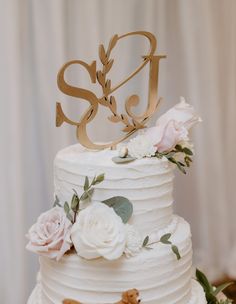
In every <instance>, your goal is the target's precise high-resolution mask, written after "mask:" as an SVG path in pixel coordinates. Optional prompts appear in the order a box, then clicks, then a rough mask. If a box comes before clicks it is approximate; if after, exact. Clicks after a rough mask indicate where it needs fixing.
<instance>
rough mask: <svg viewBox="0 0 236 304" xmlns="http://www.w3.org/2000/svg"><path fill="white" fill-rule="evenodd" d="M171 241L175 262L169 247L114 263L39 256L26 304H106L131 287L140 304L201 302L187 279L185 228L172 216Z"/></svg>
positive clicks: (195, 287) (189, 274) (160, 246)
mask: <svg viewBox="0 0 236 304" xmlns="http://www.w3.org/2000/svg"><path fill="white" fill-rule="evenodd" d="M176 219H177V224H176V228H175V231H173V234H172V237H171V241H172V242H173V243H174V244H175V245H176V246H178V248H179V252H180V255H181V259H180V260H177V258H176V256H175V254H174V253H173V252H172V250H171V247H170V246H169V245H165V244H161V243H158V244H156V245H155V247H154V248H153V249H149V250H148V249H145V248H143V249H142V250H141V252H140V253H139V254H138V255H137V256H135V257H132V258H126V257H125V256H123V257H121V258H120V259H118V260H115V261H108V260H105V259H103V258H99V259H95V260H85V259H83V258H80V257H79V256H78V255H77V254H75V253H72V254H67V255H65V256H64V257H63V258H62V259H61V260H60V261H59V262H56V261H54V260H50V259H48V258H45V257H41V258H40V273H39V283H38V286H37V287H36V289H35V291H34V292H33V295H32V296H31V298H30V299H29V301H28V304H61V303H62V301H63V299H65V298H70V299H74V300H77V301H79V302H81V303H84V304H111V303H116V302H117V301H119V300H120V297H121V294H122V292H124V291H126V290H128V289H132V288H137V289H138V290H139V292H140V296H141V299H142V303H143V304H190V303H191V304H204V303H206V301H205V296H204V292H203V290H202V289H201V287H200V286H199V285H198V284H197V283H196V282H195V281H192V279H191V278H192V244H191V232H190V227H189V224H188V223H187V222H186V221H184V220H183V219H182V218H180V217H176Z"/></svg>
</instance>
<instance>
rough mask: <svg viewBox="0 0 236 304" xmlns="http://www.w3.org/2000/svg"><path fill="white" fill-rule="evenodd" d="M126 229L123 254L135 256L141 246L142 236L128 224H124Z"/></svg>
mask: <svg viewBox="0 0 236 304" xmlns="http://www.w3.org/2000/svg"><path fill="white" fill-rule="evenodd" d="M125 229H126V245H125V251H124V253H125V255H126V256H127V257H128V258H129V257H132V256H136V255H137V254H138V253H139V252H140V250H141V248H142V238H141V236H140V234H139V232H138V231H137V230H136V229H135V228H134V227H133V226H132V225H129V224H126V225H125Z"/></svg>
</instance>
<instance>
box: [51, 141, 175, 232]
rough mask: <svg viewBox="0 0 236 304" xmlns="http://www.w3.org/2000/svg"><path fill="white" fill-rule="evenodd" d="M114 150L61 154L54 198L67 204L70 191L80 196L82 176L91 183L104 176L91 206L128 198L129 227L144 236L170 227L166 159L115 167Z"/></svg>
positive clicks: (56, 164)
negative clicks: (130, 205) (134, 228)
mask: <svg viewBox="0 0 236 304" xmlns="http://www.w3.org/2000/svg"><path fill="white" fill-rule="evenodd" d="M117 153H118V152H117V150H109V149H107V150H102V151H88V150H87V149H85V148H83V147H82V146H81V145H79V144H76V145H73V146H70V147H67V148H65V149H63V150H61V151H60V152H59V153H58V154H57V156H56V158H55V162H54V174H55V176H54V183H55V194H56V195H57V196H58V198H59V199H60V200H61V201H62V202H65V201H68V202H70V200H71V197H72V195H73V193H74V192H73V189H75V190H76V191H77V192H78V193H79V194H80V193H83V185H84V180H85V176H88V177H89V179H90V180H91V179H92V178H93V177H94V176H95V175H99V174H102V173H104V174H105V180H104V181H103V182H102V183H101V184H99V185H97V186H95V187H96V190H95V191H94V194H93V196H92V202H96V201H102V200H105V199H108V198H111V197H113V196H124V197H126V198H128V199H129V200H130V201H131V202H132V204H133V208H134V212H133V215H132V217H131V220H130V223H131V224H133V225H135V226H136V228H137V229H138V230H139V231H140V233H142V234H143V235H146V234H150V233H152V232H156V231H157V230H160V229H165V228H167V227H168V226H170V225H172V224H173V210H172V204H173V197H172V190H173V166H172V165H171V164H170V162H168V160H167V159H166V158H162V159H157V158H143V159H140V160H136V161H134V162H131V163H127V164H115V163H114V162H113V161H112V157H114V156H117Z"/></svg>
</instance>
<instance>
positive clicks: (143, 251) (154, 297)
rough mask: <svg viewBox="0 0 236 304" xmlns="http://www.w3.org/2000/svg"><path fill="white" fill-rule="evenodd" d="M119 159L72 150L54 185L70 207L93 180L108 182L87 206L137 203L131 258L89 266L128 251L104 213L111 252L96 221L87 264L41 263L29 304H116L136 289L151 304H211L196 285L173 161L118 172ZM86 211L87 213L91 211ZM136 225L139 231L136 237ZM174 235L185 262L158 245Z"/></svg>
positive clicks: (76, 259)
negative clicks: (176, 201)
mask: <svg viewBox="0 0 236 304" xmlns="http://www.w3.org/2000/svg"><path fill="white" fill-rule="evenodd" d="M116 155H117V151H116V150H114V151H113V150H103V151H99V152H92V151H88V150H86V149H85V148H83V147H81V146H80V145H74V146H70V147H68V148H66V149H64V150H62V151H60V152H59V153H58V154H57V156H56V159H55V177H54V181H55V193H56V195H57V197H58V199H59V200H60V201H61V202H65V201H68V202H70V200H71V196H72V195H73V190H72V189H74V190H76V192H77V193H83V191H84V189H83V187H84V179H85V177H86V176H88V178H89V180H92V179H93V177H94V176H98V175H100V174H101V173H104V176H105V179H104V181H103V182H102V183H100V184H99V185H97V186H95V190H94V193H93V195H92V199H91V202H90V203H85V205H86V204H91V205H92V204H95V205H96V204H101V203H100V202H101V201H104V200H107V199H109V198H110V197H113V196H123V197H126V198H128V199H129V200H130V201H131V202H132V204H133V215H132V217H131V218H130V220H129V224H128V225H129V226H128V227H127V229H128V236H127V237H126V240H125V243H126V244H125V245H124V247H123V248H124V254H122V255H121V256H120V257H119V258H116V259H114V260H113V259H111V260H108V259H106V258H104V257H97V258H94V259H86V254H87V255H88V256H89V255H92V254H93V253H95V255H96V254H97V252H99V250H101V251H102V250H104V252H106V253H107V254H108V256H107V257H108V258H109V257H110V256H111V258H112V254H113V252H112V251H115V250H117V251H119V247H120V243H122V240H120V243H119V240H118V239H117V244H115V238H116V236H115V235H113V233H114V232H115V231H116V227H115V224H114V223H110V222H109V218H107V217H109V212H108V213H107V214H106V210H104V211H103V212H105V214H104V218H103V220H102V224H104V227H105V228H107V229H109V231H108V232H107V233H108V234H109V233H110V236H111V238H110V239H109V238H108V241H107V242H108V243H109V242H110V244H109V246H107V247H106V248H104V247H105V246H106V244H104V242H105V240H104V239H103V238H104V235H102V234H100V231H99V228H101V227H99V225H98V226H96V220H97V221H99V219H96V220H94V222H89V220H90V221H92V218H90V219H89V218H88V223H86V225H88V226H87V227H84V230H82V229H80V230H79V227H78V229H77V231H78V233H86V231H87V234H88V244H86V240H85V244H83V246H84V247H85V248H84V249H83V251H82V255H83V256H84V257H81V256H79V255H78V254H76V252H71V253H67V254H65V255H64V256H63V257H62V258H61V259H60V261H56V260H54V259H50V258H49V257H44V256H41V257H40V273H39V279H38V285H37V287H36V289H37V291H36V292H35V293H33V294H32V296H31V298H30V300H29V301H28V304H51V303H54V304H59V303H60V304H61V303H62V301H63V299H65V298H71V299H74V300H77V301H80V302H81V303H86V304H95V303H96V304H97V303H101V304H102V303H103V304H108V303H115V302H117V301H118V300H119V298H120V295H121V293H122V292H123V291H125V290H127V289H131V288H137V289H138V290H139V292H140V296H141V299H142V303H144V304H148V303H150V304H157V303H158V304H174V303H176V304H177V303H178V304H190V303H191V304H203V303H206V300H205V295H204V292H203V289H202V288H201V287H200V285H198V283H197V282H195V281H194V280H193V279H192V244H191V232H190V227H189V224H188V223H187V222H186V221H185V220H184V219H182V218H181V217H179V216H176V215H173V209H172V205H173V197H172V190H173V169H174V166H172V164H171V163H170V162H169V161H168V160H167V159H166V158H162V159H158V158H143V159H138V160H135V161H134V162H130V163H127V164H116V163H114V162H113V161H112V158H113V157H115V156H116ZM83 207H84V208H85V209H83V210H84V211H85V210H86V209H87V208H89V207H87V206H83ZM87 216H88V217H89V213H88V214H87ZM113 224H114V225H113ZM93 225H94V226H93ZM106 225H107V226H106ZM126 225H127V224H126ZM131 225H132V228H133V229H130V227H131ZM101 231H102V229H101ZM73 233H76V230H75V231H74V232H73ZM168 233H170V234H171V238H170V239H171V242H172V243H173V244H175V245H176V246H177V247H178V249H179V254H180V256H181V258H180V259H179V260H178V259H177V258H176V256H175V254H174V253H173V252H172V250H171V249H170V245H168V244H163V243H158V242H157V241H158V240H159V239H160V238H161V236H163V235H166V234H168ZM91 234H92V235H91ZM146 236H149V243H150V244H151V243H153V245H150V246H149V248H145V247H142V240H144V239H145V237H146ZM84 237H85V238H86V235H84ZM80 242H81V243H82V241H80ZM156 242H157V243H156ZM86 245H87V248H86ZM126 246H127V248H126ZM86 251H87V252H86ZM109 255H110V256H109ZM118 255H119V253H118Z"/></svg>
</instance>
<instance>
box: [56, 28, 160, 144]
mask: <svg viewBox="0 0 236 304" xmlns="http://www.w3.org/2000/svg"><path fill="white" fill-rule="evenodd" d="M134 35H140V36H143V37H145V38H147V39H148V41H149V44H150V51H149V53H148V54H147V55H145V56H143V62H142V63H141V64H140V65H139V66H138V68H136V70H135V71H133V72H132V73H131V74H130V75H128V76H127V78H126V79H124V80H122V81H121V82H120V83H119V84H117V85H116V86H114V87H112V82H111V79H109V78H108V73H109V71H110V70H111V68H112V66H113V63H114V59H112V58H111V54H112V50H113V49H114V48H115V46H116V45H117V42H118V41H119V40H121V39H123V38H126V37H129V36H134ZM156 45H157V41H156V38H155V36H154V35H153V34H151V33H149V32H144V31H137V32H131V33H127V34H124V35H122V36H118V35H114V36H113V37H112V38H111V40H110V43H109V45H108V48H107V50H106V49H105V47H104V45H103V44H101V45H100V46H99V59H100V61H101V64H102V69H101V70H97V63H96V61H93V62H92V63H91V64H87V63H86V62H84V61H81V60H72V61H69V62H67V63H66V64H65V65H64V66H63V67H62V68H61V70H60V71H59V73H58V77H57V84H58V87H59V89H60V90H61V91H62V92H63V93H64V94H66V95H69V96H71V97H77V98H81V99H84V100H86V101H88V102H89V107H88V108H87V110H86V112H85V113H84V114H83V116H82V118H81V119H80V121H79V122H77V121H73V120H71V119H69V118H68V117H67V116H66V115H65V114H64V112H63V110H62V106H61V104H60V103H59V102H57V105H56V126H57V127H59V126H61V125H62V124H63V123H64V122H66V123H68V124H70V125H74V126H76V133H77V138H78V140H79V142H80V143H81V144H82V145H83V146H85V147H87V148H90V149H95V150H100V149H105V148H108V147H112V148H114V147H115V146H116V144H118V143H119V142H121V141H123V140H125V139H126V138H128V137H129V136H130V135H132V134H133V133H134V132H136V131H137V130H138V129H141V128H144V127H145V124H146V122H147V120H148V119H149V118H150V117H151V116H152V115H153V114H154V113H155V111H156V109H157V106H158V104H159V102H160V99H159V100H158V98H157V91H158V72H159V62H160V59H162V58H165V57H166V56H161V55H158V56H157V55H154V53H155V50H156ZM148 63H149V64H150V67H149V93H148V105H147V108H146V110H145V112H144V113H143V114H142V115H135V114H134V113H133V111H132V109H133V108H134V107H135V106H137V105H138V103H139V96H138V95H131V96H130V97H128V98H127V100H126V102H125V112H126V113H119V112H118V110H117V101H116V98H115V96H114V95H112V93H114V92H115V91H116V90H117V89H119V88H120V87H122V86H123V85H124V84H126V83H127V82H128V81H129V80H130V79H131V78H133V77H134V76H135V75H136V74H138V73H139V72H140V71H141V70H142V69H143V68H144V67H145V66H146V65H147V64H148ZM72 65H73V66H74V65H80V66H82V67H83V68H85V70H86V71H87V72H88V74H89V76H90V80H91V82H92V83H96V82H97V83H98V84H99V85H100V86H101V88H102V92H103V95H102V96H101V97H100V98H98V97H97V96H96V95H95V94H94V93H93V92H92V91H89V90H87V89H83V88H80V87H75V86H71V85H70V84H68V83H67V82H66V80H65V71H66V70H67V69H68V68H69V67H70V66H72ZM99 105H100V106H104V107H106V108H108V109H109V110H110V112H111V115H110V116H109V117H108V119H109V120H110V121H111V122H113V123H122V124H123V125H124V126H123V129H122V131H123V132H124V133H125V135H124V136H123V137H121V138H119V139H117V140H114V141H113V142H109V143H106V144H103V145H100V144H96V143H93V142H92V141H91V140H90V138H89V137H88V134H87V124H88V123H90V122H91V121H92V120H93V119H94V118H95V116H96V114H97V111H98V107H99Z"/></svg>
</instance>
